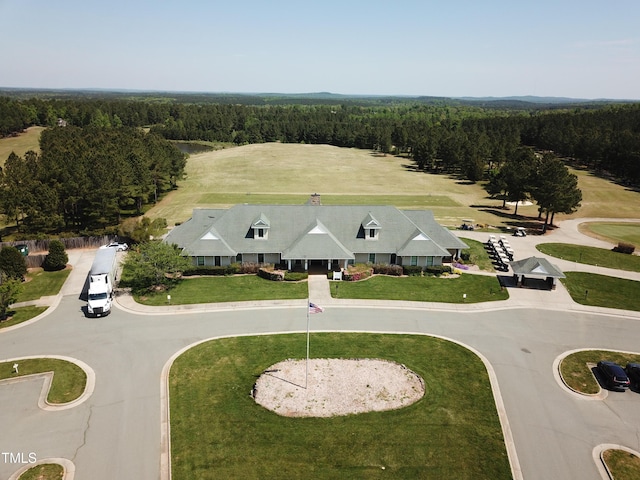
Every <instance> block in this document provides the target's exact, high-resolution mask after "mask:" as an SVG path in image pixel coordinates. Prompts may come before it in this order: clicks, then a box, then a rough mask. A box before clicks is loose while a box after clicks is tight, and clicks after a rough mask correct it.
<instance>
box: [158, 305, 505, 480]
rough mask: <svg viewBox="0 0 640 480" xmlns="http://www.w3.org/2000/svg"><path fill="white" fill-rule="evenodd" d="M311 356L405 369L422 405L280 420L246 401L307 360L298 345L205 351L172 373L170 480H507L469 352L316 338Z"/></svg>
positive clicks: (385, 339) (260, 341)
mask: <svg viewBox="0 0 640 480" xmlns="http://www.w3.org/2000/svg"><path fill="white" fill-rule="evenodd" d="M303 324H304V314H301V326H302V325H303ZM310 345H311V356H312V357H315V358H384V359H388V360H392V361H395V362H398V363H401V364H404V365H406V366H407V367H408V368H410V369H411V370H413V371H414V372H416V373H417V374H419V375H420V376H421V377H422V378H423V379H424V382H425V387H426V394H425V397H424V398H423V399H421V400H419V401H418V402H417V403H415V404H413V405H411V406H409V407H406V408H404V409H400V410H393V411H388V412H371V413H365V414H360V415H349V416H342V417H331V418H291V417H281V416H279V415H276V414H275V413H273V412H271V411H268V410H266V409H264V408H263V407H261V406H259V405H257V404H256V403H255V402H254V401H253V399H252V397H251V396H250V395H249V391H250V390H251V388H252V386H253V384H254V382H255V381H256V378H257V376H259V375H260V374H261V373H262V372H263V371H264V370H265V369H266V368H268V367H269V366H271V365H273V364H274V363H276V362H278V361H280V360H283V359H286V358H304V357H305V336H304V335H303V334H288V335H273V336H256V337H237V338H229V339H220V340H212V341H210V342H206V343H203V344H201V345H197V346H195V347H193V348H192V349H190V350H188V351H186V352H185V353H183V354H182V355H181V356H180V357H178V358H177V359H176V361H175V363H174V364H173V366H172V368H171V373H170V379H169V384H170V408H171V455H172V460H171V464H172V474H173V476H172V478H173V479H174V480H181V479H192V478H198V479H213V478H246V479H257V478H291V479H297V478H301V479H302V478H314V479H319V480H322V479H330V478H331V479H333V478H353V479H360V478H363V479H364V478H366V479H376V478H456V479H477V478H491V479H507V478H511V471H510V467H509V462H508V458H507V453H506V449H505V445H504V440H503V436H502V430H501V427H500V423H499V420H498V416H497V412H496V407H495V403H494V400H493V395H492V393H491V388H490V385H489V380H488V375H487V372H486V369H485V367H484V364H483V363H482V362H481V361H480V359H479V358H478V357H476V356H475V355H474V354H473V353H472V352H470V351H469V350H467V349H465V348H463V347H461V346H459V345H457V344H454V343H451V342H448V341H445V340H442V339H436V338H432V337H426V336H410V335H378V334H337V333H318V334H312V335H311V343H310Z"/></svg>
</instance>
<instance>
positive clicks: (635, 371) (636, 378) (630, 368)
mask: <svg viewBox="0 0 640 480" xmlns="http://www.w3.org/2000/svg"><path fill="white" fill-rule="evenodd" d="M624 371H625V372H627V377H629V381H630V382H631V383H633V385H635V387H636V388H637V387H639V386H640V363H627V366H626V367H625V369H624Z"/></svg>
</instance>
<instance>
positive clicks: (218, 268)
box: [182, 264, 238, 277]
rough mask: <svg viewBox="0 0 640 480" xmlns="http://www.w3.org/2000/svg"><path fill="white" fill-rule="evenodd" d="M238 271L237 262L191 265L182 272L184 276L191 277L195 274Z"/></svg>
mask: <svg viewBox="0 0 640 480" xmlns="http://www.w3.org/2000/svg"><path fill="white" fill-rule="evenodd" d="M236 273H238V267H237V264H231V265H226V266H224V267H221V266H215V267H214V266H199V267H192V268H189V269H188V270H185V271H184V272H183V273H182V276H184V277H193V276H196V275H213V276H216V275H235V274H236Z"/></svg>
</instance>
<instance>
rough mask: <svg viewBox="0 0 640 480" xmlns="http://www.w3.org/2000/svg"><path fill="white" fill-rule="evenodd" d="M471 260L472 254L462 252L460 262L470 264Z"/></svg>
mask: <svg viewBox="0 0 640 480" xmlns="http://www.w3.org/2000/svg"><path fill="white" fill-rule="evenodd" d="M470 258H471V252H462V253H461V254H460V260H462V261H463V262H468V261H469V259H470Z"/></svg>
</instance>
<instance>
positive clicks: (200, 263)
mask: <svg viewBox="0 0 640 480" xmlns="http://www.w3.org/2000/svg"><path fill="white" fill-rule="evenodd" d="M197 261H198V266H199V267H202V266H204V257H198V258H197Z"/></svg>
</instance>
